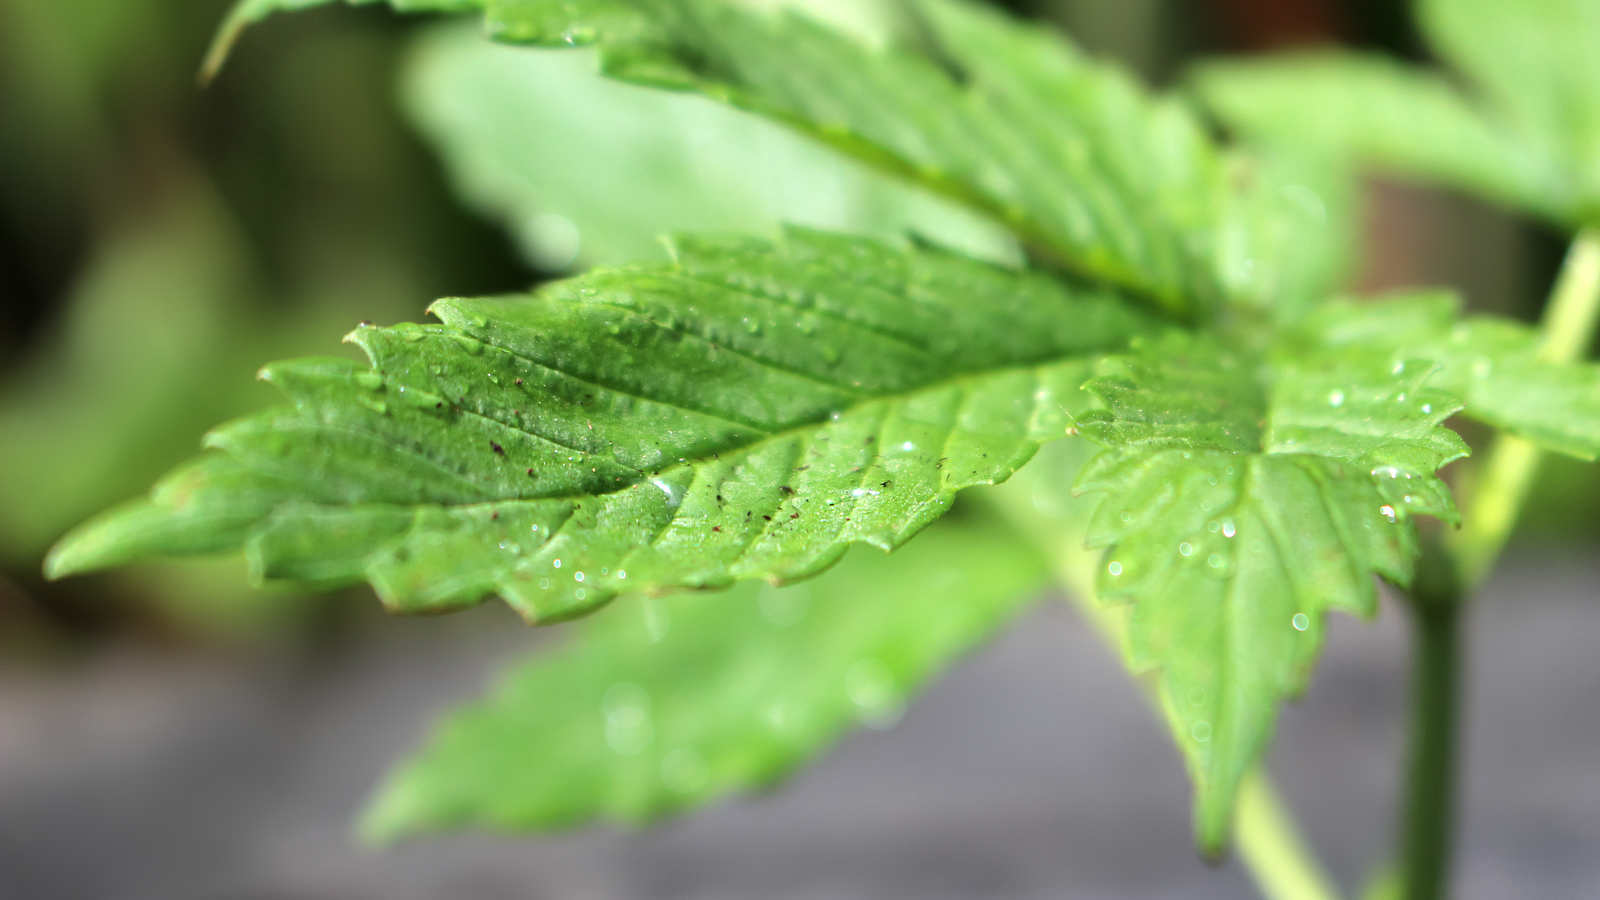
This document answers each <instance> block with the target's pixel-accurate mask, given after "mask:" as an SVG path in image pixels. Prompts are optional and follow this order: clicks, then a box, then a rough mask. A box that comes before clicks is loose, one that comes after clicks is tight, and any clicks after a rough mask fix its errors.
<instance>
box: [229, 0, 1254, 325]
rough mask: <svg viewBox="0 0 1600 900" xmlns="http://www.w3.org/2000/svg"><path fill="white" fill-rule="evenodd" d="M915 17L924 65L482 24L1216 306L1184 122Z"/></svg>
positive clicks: (924, 15)
mask: <svg viewBox="0 0 1600 900" xmlns="http://www.w3.org/2000/svg"><path fill="white" fill-rule="evenodd" d="M256 3H257V0H246V3H245V6H250V7H251V8H252V9H253V8H254V6H253V5H252V4H256ZM914 7H915V11H916V13H917V15H918V16H919V17H920V21H921V22H922V24H923V26H924V29H923V32H924V37H925V38H926V39H927V41H928V42H930V46H929V47H928V49H927V51H926V52H923V51H919V50H916V49H914V48H911V47H909V46H903V45H900V44H893V45H890V46H887V47H879V46H871V45H869V44H868V43H866V42H864V41H862V40H860V39H859V37H858V36H855V35H850V34H846V33H844V32H842V31H839V30H836V29H832V28H829V27H826V26H824V25H822V24H819V23H818V22H817V21H816V20H815V19H813V18H811V17H808V16H803V15H799V14H795V13H793V12H792V11H789V12H787V13H785V14H780V15H767V14H764V13H758V12H752V11H751V10H749V9H747V8H744V7H743V6H742V5H739V4H735V3H730V2H726V0H661V2H649V0H584V2H566V0H497V2H492V3H489V4H488V5H487V9H486V13H485V21H486V26H487V29H488V31H489V34H490V35H491V36H492V37H494V38H496V39H498V40H502V41H507V42H513V43H530V44H541V45H554V46H571V45H574V44H595V45H597V46H598V47H599V48H600V52H601V68H602V71H604V72H605V73H606V74H607V75H610V76H612V77H614V78H618V79H621V80H623V81H631V82H635V83H638V84H644V85H650V86H655V87H664V88H669V89H677V90H685V91H696V92H700V93H703V94H705V95H707V96H709V97H712V98H714V99H718V100H722V101H725V102H728V103H731V104H732V105H734V106H737V107H741V108H744V109H748V110H751V111H754V112H757V113H761V114H764V115H767V116H770V117H772V118H775V119H777V120H778V121H780V122H783V123H784V124H787V125H789V126H791V127H794V128H796V129H798V130H800V131H802V132H803V133H806V134H809V135H811V136H812V137H814V138H816V139H818V140H820V141H822V142H824V143H826V144H829V145H831V146H833V147H835V148H836V149H838V150H840V151H842V152H844V153H846V154H849V155H852V156H856V157H859V158H861V159H863V160H866V161H868V162H870V163H872V164H874V165H877V166H879V167H881V168H883V169H884V170H886V171H888V172H890V173H892V174H895V175H897V176H899V177H901V178H904V179H907V180H909V181H912V182H913V183H916V184H920V185H923V186H925V187H928V188H931V189H933V190H935V191H937V192H940V193H943V194H946V195H948V196H950V197H952V198H954V199H956V200H958V201H961V202H964V203H967V204H969V205H972V206H974V207H976V208H978V209H980V210H983V211H984V212H987V213H989V214H991V215H993V216H994V217H996V218H997V219H999V220H1000V221H1002V222H1003V223H1004V224H1006V225H1007V226H1008V227H1009V228H1010V229H1011V230H1012V231H1013V232H1015V233H1016V234H1017V235H1018V236H1019V237H1021V238H1022V239H1023V240H1024V241H1025V242H1026V243H1028V244H1029V245H1031V247H1032V248H1033V249H1034V250H1036V251H1039V252H1041V253H1044V254H1046V255H1048V256H1050V257H1051V258H1052V259H1054V260H1055V261H1056V262H1057V263H1059V264H1060V265H1063V266H1065V267H1066V268H1069V269H1071V270H1074V271H1076V272H1078V273H1080V274H1084V275H1087V276H1090V277H1092V278H1094V279H1095V280H1097V281H1103V282H1107V283H1110V284H1114V285H1117V286H1119V287H1122V288H1125V289H1127V290H1130V291H1132V292H1134V293H1136V294H1139V295H1141V296H1143V297H1145V298H1147V299H1150V300H1152V301H1154V302H1157V303H1160V304H1162V305H1164V306H1166V307H1168V308H1170V309H1173V310H1177V311H1180V312H1185V313H1188V312H1194V311H1197V310H1199V309H1201V308H1203V307H1206V306H1209V305H1211V304H1213V303H1214V302H1216V301H1217V300H1219V299H1220V288H1219V286H1218V284H1217V279H1216V267H1215V258H1216V254H1215V248H1214V246H1213V244H1212V234H1213V227H1214V226H1215V224H1216V223H1217V221H1218V220H1219V218H1220V217H1221V216H1223V215H1224V210H1223V206H1224V190H1225V182H1224V178H1223V171H1222V167H1221V165H1220V162H1219V160H1218V158H1217V154H1216V151H1215V149H1214V148H1213V147H1212V145H1211V143H1210V142H1209V140H1208V139H1207V137H1206V135H1205V133H1204V131H1203V130H1202V129H1201V128H1200V127H1199V126H1198V124H1197V123H1196V122H1195V121H1194V120H1193V118H1192V117H1191V116H1190V115H1189V113H1188V111H1187V109H1186V108H1185V107H1183V106H1182V105H1181V104H1180V103H1178V102H1177V101H1174V100H1168V99H1157V98H1152V97H1150V96H1148V95H1146V94H1144V93H1143V92H1142V91H1141V90H1140V89H1139V88H1138V87H1137V85H1135V84H1134V83H1133V82H1132V81H1131V80H1130V79H1128V78H1127V77H1126V76H1124V75H1123V74H1122V73H1121V72H1119V71H1118V70H1116V69H1114V68H1112V67H1108V66H1103V65H1101V64H1098V63H1095V62H1093V61H1091V60H1089V59H1088V58H1086V57H1085V56H1083V55H1082V54H1081V53H1080V52H1079V51H1078V50H1076V49H1075V48H1074V47H1072V46H1071V45H1070V44H1069V43H1068V42H1067V41H1065V40H1064V39H1063V38H1061V37H1060V36H1058V35H1056V34H1054V33H1052V32H1050V31H1048V30H1046V29H1042V28H1038V27H1035V26H1032V25H1027V24H1024V23H1021V22H1017V21H1015V20H1011V19H1008V18H1006V17H1005V16H1003V15H1001V14H999V13H997V12H995V11H993V10H988V9H984V8H982V7H979V6H977V5H973V4H969V3H966V2H962V0H918V2H917V3H916V4H914ZM243 8H244V7H241V9H243ZM251 17H256V18H258V17H259V16H258V15H256V14H255V13H251V15H250V16H246V17H245V18H240V16H239V15H236V16H235V19H234V20H232V21H239V22H242V21H245V20H246V19H248V18H251Z"/></svg>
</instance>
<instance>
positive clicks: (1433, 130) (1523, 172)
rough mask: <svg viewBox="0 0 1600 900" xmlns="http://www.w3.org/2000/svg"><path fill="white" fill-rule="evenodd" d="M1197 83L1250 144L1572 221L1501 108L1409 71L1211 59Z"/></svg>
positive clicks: (1348, 56)
mask: <svg viewBox="0 0 1600 900" xmlns="http://www.w3.org/2000/svg"><path fill="white" fill-rule="evenodd" d="M1195 81H1196V85H1197V87H1198V88H1199V91H1200V93H1201V95H1202V96H1203V97H1204V98H1205V100H1206V103H1207V104H1208V105H1209V106H1210V107H1211V109H1212V110H1214V111H1215V112H1216V113H1217V115H1218V116H1220V117H1221V118H1222V120H1223V121H1224V122H1226V123H1228V124H1229V125H1230V126H1232V127H1234V128H1237V129H1239V130H1241V131H1243V132H1244V133H1246V134H1248V135H1250V136H1252V137H1256V138H1264V139H1266V140H1268V141H1271V142H1273V143H1283V144H1289V145H1292V146H1298V147H1307V148H1311V149H1312V150H1313V151H1317V152H1323V153H1329V152H1332V153H1342V154H1349V155H1352V156H1354V157H1356V158H1357V159H1359V160H1360V161H1361V162H1362V163H1364V164H1367V165H1372V166H1376V167H1378V168H1380V169H1383V170H1386V171H1389V172H1393V173H1396V174H1399V175H1405V176H1410V177H1414V178H1421V179H1426V180H1431V181H1438V182H1440V183H1443V184H1446V185H1449V186H1451V187H1455V188H1459V189H1463V190H1467V191H1472V192H1477V193H1482V194H1485V195H1487V196H1489V197H1491V198H1493V199H1496V200H1499V201H1500V202H1503V203H1509V204H1511V205H1513V206H1521V207H1526V208H1529V209H1533V210H1536V211H1538V212H1540V213H1542V214H1544V215H1546V216H1549V217H1551V218H1554V219H1557V220H1567V219H1570V218H1571V217H1572V216H1573V215H1574V214H1575V212H1574V208H1573V201H1574V197H1573V196H1572V193H1571V191H1570V190H1569V189H1568V186H1567V182H1566V181H1565V179H1564V177H1563V173H1562V171H1561V170H1560V168H1559V167H1557V166H1556V165H1555V164H1554V160H1552V159H1551V158H1550V157H1549V156H1548V155H1546V154H1544V153H1542V152H1540V149H1539V148H1538V147H1536V146H1535V145H1533V144H1531V143H1530V142H1529V141H1528V140H1526V139H1525V138H1524V137H1523V136H1522V135H1521V134H1519V133H1518V132H1517V130H1516V129H1514V128H1511V127H1509V125H1510V123H1509V122H1507V121H1505V116H1504V115H1502V114H1500V113H1499V112H1498V111H1497V110H1495V109H1492V108H1485V107H1484V106H1482V105H1481V104H1476V103H1474V102H1473V101H1471V100H1470V99H1468V98H1467V97H1465V96H1463V95H1462V93H1461V92H1460V91H1459V90H1458V89H1457V88H1456V87H1454V86H1453V85H1451V84H1450V83H1448V82H1447V81H1445V80H1444V79H1443V78H1440V77H1438V76H1437V75H1434V74H1431V73H1428V72H1425V71H1423V70H1420V69H1417V68H1415V67H1410V66H1404V65H1401V64H1399V63H1395V62H1391V61H1389V60H1385V59H1382V58H1380V57H1375V56H1362V55H1357V54H1353V53H1331V52H1321V53H1311V54H1298V55H1287V56H1281V57H1275V58H1267V59H1257V60H1247V61H1219V62H1212V63H1209V64H1207V65H1204V66H1202V67H1200V68H1199V69H1198V70H1197V73H1196V78H1195Z"/></svg>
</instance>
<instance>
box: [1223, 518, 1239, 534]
mask: <svg viewBox="0 0 1600 900" xmlns="http://www.w3.org/2000/svg"><path fill="white" fill-rule="evenodd" d="M1235 533H1236V532H1235V531H1234V528H1233V520H1232V519H1224V520H1222V536H1223V537H1230V538H1231V537H1233V536H1234V534H1235Z"/></svg>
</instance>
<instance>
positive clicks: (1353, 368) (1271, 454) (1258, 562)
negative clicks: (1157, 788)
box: [1075, 335, 1466, 852]
mask: <svg viewBox="0 0 1600 900" xmlns="http://www.w3.org/2000/svg"><path fill="white" fill-rule="evenodd" d="M1102 369H1103V374H1102V377H1100V378H1098V379H1096V380H1094V381H1092V382H1090V383H1089V385H1088V387H1089V389H1090V390H1091V391H1093V392H1094V393H1096V394H1097V395H1098V396H1099V397H1100V398H1101V400H1102V401H1103V402H1104V404H1105V407H1106V408H1105V410H1103V411H1092V412H1088V413H1085V414H1083V415H1081V416H1079V422H1080V425H1079V427H1080V428H1081V429H1082V432H1083V434H1084V435H1085V436H1086V437H1088V438H1089V439H1090V440H1092V441H1095V442H1096V443H1099V444H1101V445H1102V446H1104V447H1105V448H1106V449H1105V451H1104V452H1102V453H1101V454H1100V455H1099V456H1097V457H1095V458H1094V459H1092V460H1091V461H1090V462H1089V463H1088V464H1087V465H1086V466H1085V467H1084V469H1083V470H1082V472H1081V473H1080V474H1079V476H1078V482H1077V484H1076V486H1075V487H1076V490H1077V491H1078V492H1101V493H1103V494H1104V495H1105V496H1104V499H1103V500H1102V501H1101V504H1100V507H1099V509H1098V510H1097V511H1096V513H1095V516H1094V519H1093V520H1092V522H1091V523H1090V526H1089V531H1088V540H1089V544H1090V546H1091V547H1105V548H1106V551H1105V555H1104V557H1103V560H1102V566H1101V569H1100V572H1099V575H1098V589H1097V593H1098V594H1099V596H1100V597H1101V598H1102V599H1103V600H1108V601H1113V602H1117V603H1120V604H1123V605H1124V609H1125V615H1126V620H1125V621H1126V634H1127V646H1126V654H1127V662H1128V665H1129V666H1130V668H1132V669H1133V670H1135V671H1147V670H1150V671H1155V672H1156V673H1157V685H1158V693H1159V694H1160V697H1161V701H1162V707H1163V709H1164V711H1165V712H1166V715H1167V720H1168V724H1169V725H1170V726H1171V727H1172V730H1173V733H1174V735H1175V736H1176V738H1177V741H1178V745H1179V747H1180V748H1181V749H1182V750H1183V752H1184V755H1185V757H1186V758H1187V760H1188V762H1189V769H1190V773H1191V775H1192V776H1193V778H1194V782H1195V793H1196V805H1195V824H1196V830H1197V833H1198V835H1199V838H1200V841H1201V845H1202V847H1204V848H1206V849H1207V850H1208V851H1210V852H1220V850H1221V849H1222V846H1223V844H1224V843H1225V842H1226V840H1227V835H1228V828H1229V824H1230V822H1231V819H1232V806H1233V798H1234V794H1235V792H1236V790H1237V788H1238V783H1239V779H1240V778H1241V777H1243V775H1244V774H1245V772H1246V771H1247V770H1248V769H1249V768H1250V767H1251V766H1253V765H1254V764H1255V762H1256V760H1257V759H1258V757H1259V755H1260V753H1261V751H1262V748H1263V747H1264V745H1265V742H1266V740H1267V738H1268V736H1269V734H1270V731H1271V727H1272V723H1273V720H1274V719H1275V717H1276V715H1277V706H1278V703H1279V702H1280V701H1281V700H1283V699H1284V698H1285V697H1288V696H1291V695H1293V694H1295V693H1297V692H1298V691H1300V690H1301V689H1302V688H1303V687H1304V685H1305V682H1306V679H1307V677H1308V676H1309V675H1310V672H1311V668H1312V665H1313V663H1314V662H1315V660H1316V655H1317V651H1318V650H1319V649H1320V646H1321V641H1322V620H1323V614H1324V613H1325V612H1326V611H1328V610H1335V609H1338V610H1344V611H1346V612H1350V613H1354V614H1357V615H1362V616H1370V615H1372V614H1373V612H1374V611H1375V603H1376V593H1375V588H1374V582H1373V575H1381V576H1383V577H1384V578H1387V579H1389V580H1391V581H1394V582H1396V583H1399V584H1405V583H1408V582H1409V580H1410V576H1411V566H1412V562H1413V559H1414V557H1415V555H1416V536H1415V533H1414V528H1413V525H1412V518H1413V517H1414V516H1417V515H1432V516H1437V517H1440V518H1443V519H1446V520H1447V521H1454V520H1455V507H1454V504H1453V502H1452V500H1451V497H1450V492H1449V489H1448V488H1447V487H1446V486H1445V484H1444V483H1443V482H1442V481H1440V480H1439V479H1438V478H1437V477H1436V476H1435V474H1434V473H1435V471H1436V470H1437V469H1438V468H1439V467H1440V466H1443V465H1444V464H1445V463H1448V462H1450V461H1451V460H1453V459H1456V458H1457V457H1460V456H1463V455H1465V453H1466V445H1465V444H1464V443H1463V442H1462V441H1461V439H1460V438H1459V437H1457V436H1456V434H1455V433H1454V432H1452V431H1449V430H1447V429H1445V428H1441V427H1439V423H1440V422H1442V421H1443V420H1444V419H1445V418H1446V417H1447V416H1449V415H1450V414H1451V413H1452V412H1454V411H1455V410H1456V409H1458V408H1459V404H1457V403H1456V402H1455V401H1454V398H1453V397H1451V396H1450V395H1449V394H1445V393H1443V392H1441V391H1438V390H1436V389H1433V388H1430V387H1427V386H1426V385H1427V381H1428V377H1429V375H1430V374H1431V372H1432V367H1431V366H1430V365H1428V364H1427V363H1412V364H1406V365H1402V366H1395V365H1392V364H1390V363H1389V361H1388V359H1387V358H1386V357H1385V356H1383V355H1382V354H1371V353H1366V352H1363V351H1360V350H1342V351H1340V352H1327V353H1322V354H1303V353H1282V354H1275V355H1268V356H1267V357H1254V356H1251V355H1249V354H1245V353H1240V352H1237V351H1232V350H1228V349H1225V348H1223V347H1221V346H1220V345H1218V344H1216V343H1215V342H1214V341H1213V340H1211V339H1210V338H1206V337H1189V336H1176V335H1174V336H1168V337H1165V338H1161V339H1158V340H1151V341H1148V342H1142V343H1141V344H1140V345H1139V346H1138V347H1137V348H1136V352H1135V353H1134V354H1133V355H1131V356H1128V357H1124V358H1117V359H1112V360H1109V361H1107V362H1106V363H1104V364H1103V366H1102Z"/></svg>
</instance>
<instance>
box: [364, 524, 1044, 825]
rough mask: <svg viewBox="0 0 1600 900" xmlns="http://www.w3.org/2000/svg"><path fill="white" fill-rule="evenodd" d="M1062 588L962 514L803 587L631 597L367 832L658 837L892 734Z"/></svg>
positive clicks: (455, 720) (524, 683) (585, 630)
mask: <svg viewBox="0 0 1600 900" xmlns="http://www.w3.org/2000/svg"><path fill="white" fill-rule="evenodd" d="M1045 578H1046V575H1045V571H1044V566H1043V563H1042V561H1041V560H1040V559H1039V557H1038V556H1037V555H1036V554H1034V553H1033V552H1032V551H1031V550H1030V549H1028V547H1027V543H1026V542H1025V541H1020V540H1018V539H1017V536H1016V535H1014V534H1011V533H1009V532H1008V531H1007V530H1006V529H1005V528H1004V527H1003V525H1001V523H999V522H995V521H990V520H978V521H971V520H966V519H964V517H963V516H961V515H959V514H958V515H956V516H954V517H951V518H947V519H945V520H943V521H941V522H940V523H939V524H938V525H936V526H935V527H933V528H931V529H929V531H928V533H927V534H925V535H924V536H922V537H921V538H920V539H918V540H917V541H916V542H915V543H913V544H911V545H910V546H908V547H906V548H905V549H904V550H903V551H901V552H899V553H896V554H895V555H894V556H884V555H883V554H881V553H879V552H877V551H874V550H868V549H861V550H857V551H855V552H853V553H851V554H849V555H847V556H846V557H845V559H844V560H843V561H842V562H841V563H840V564H839V566H838V567H837V568H835V569H833V570H832V571H830V572H828V573H827V574H825V575H823V576H822V577H820V578H818V579H816V580H815V581H811V582H807V583H806V584H802V585H795V586H792V587H786V588H775V587H773V586H771V585H759V586H758V585H754V584H746V585H743V586H741V587H739V588H736V589H735V590H734V591H733V592H731V593H728V594H719V595H715V596H707V595H690V596H682V597H671V598H666V599H661V600H656V599H651V598H647V597H630V598H628V599H626V600H623V601H620V602H619V603H618V604H617V605H616V606H615V607H614V608H612V609H610V610H607V611H606V613H605V614H603V615H601V616H597V617H595V618H594V619H591V620H589V621H587V622H585V623H583V625H581V626H578V627H579V628H580V629H581V630H580V631H578V633H576V634H574V635H573V636H572V640H571V643H569V644H567V645H566V646H565V647H563V648H562V649H560V650H558V651H556V652H555V653H553V654H549V655H541V656H539V657H536V658H534V659H532V660H530V661H528V662H527V663H526V664H523V665H521V666H518V667H516V668H513V669H512V670H511V671H510V672H509V673H508V674H507V676H506V677H505V678H504V679H503V681H502V682H501V684H500V686H499V687H498V688H497V689H496V690H495V691H494V693H493V694H492V696H491V697H490V698H489V699H488V700H487V701H485V702H481V703H478V704H475V705H473V706H470V707H467V708H466V709H464V710H461V711H458V712H453V713H451V714H450V715H449V717H448V718H447V719H446V720H445V721H444V722H443V723H442V725H441V726H440V727H439V729H438V731H437V732H436V734H435V736H434V738H433V740H432V741H431V742H430V744H429V746H428V747H427V749H426V750H424V751H423V752H422V753H421V754H420V755H418V756H417V757H415V758H414V759H412V760H410V761H408V762H407V763H405V764H404V765H403V766H402V767H401V768H400V769H399V770H398V771H397V772H396V773H395V774H394V775H393V776H391V777H390V778H389V780H388V782H387V784H386V785H385V786H384V787H383V789H382V790H381V791H380V793H379V796H378V798H377V799H376V800H375V802H374V803H373V805H372V806H371V807H370V808H369V810H368V811H367V814H366V816H365V820H364V829H365V831H366V832H367V834H369V835H370V836H372V837H374V838H378V839H390V838H393V837H395V836H397V835H400V834H404V833H407V832H413V831H419V830H436V829H445V828H451V827H457V826H461V825H467V824H471V825H479V826H489V827H497V828H508V829H528V828H549V827H556V826H563V825H570V824H574V823H578V822H582V821H586V820H590V819H594V818H608V819H616V820H620V821H623V822H642V821H648V820H650V819H654V818H657V817H659V816H662V815H665V814H668V813H673V812H678V811H681V810H683V809H686V808H690V807H694V806H699V805H702V804H704V803H706V802H709V801H711V800H713V799H715V798H716V797H718V796H721V795H724V794H727V793H729V792H732V791H738V790H750V789H753V788H760V787H765V786H768V785H771V784H772V783H774V782H775V781H777V780H779V779H781V778H783V777H784V776H786V775H787V774H788V773H789V772H790V770H792V769H793V768H794V767H795V766H797V765H799V764H800V763H802V762H804V761H805V760H807V759H808V758H810V757H812V756H814V755H816V754H817V753H819V752H821V751H823V750H824V749H826V747H827V746H828V745H829V744H831V743H832V742H833V741H834V740H836V739H837V738H838V736H839V735H840V734H841V733H842V732H844V731H845V730H846V729H848V728H849V727H851V726H852V725H854V724H856V723H857V722H861V723H863V724H866V725H867V726H869V727H876V728H883V727H887V726H889V725H892V724H893V723H894V722H895V721H897V720H898V719H899V717H900V714H901V711H902V709H903V707H904V703H905V700H906V697H907V696H908V695H909V694H911V693H913V692H914V691H916V690H917V688H918V687H919V686H920V685H921V684H922V683H923V682H924V681H926V680H927V679H928V678H929V677H930V676H931V675H933V674H934V673H935V672H937V671H938V670H939V669H940V668H942V667H943V666H944V665H946V664H948V663H949V662H950V661H951V659H952V658H954V657H955V656H957V655H959V654H961V653H963V652H965V651H966V650H968V649H970V648H971V647H972V646H973V644H974V643H976V642H977V641H978V640H981V639H982V638H984V637H985V636H987V635H988V634H989V633H990V632H991V631H992V630H993V629H994V628H995V627H996V626H997V625H999V624H1001V623H1003V622H1004V621H1006V620H1007V619H1009V617H1010V616H1011V615H1012V614H1014V613H1016V612H1017V611H1019V610H1020V609H1021V608H1022V607H1023V606H1024V605H1025V603H1026V601H1028V600H1030V599H1032V597H1033V596H1034V592H1035V591H1036V590H1037V589H1038V588H1039V587H1040V585H1041V584H1042V583H1043V582H1044V581H1045Z"/></svg>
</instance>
